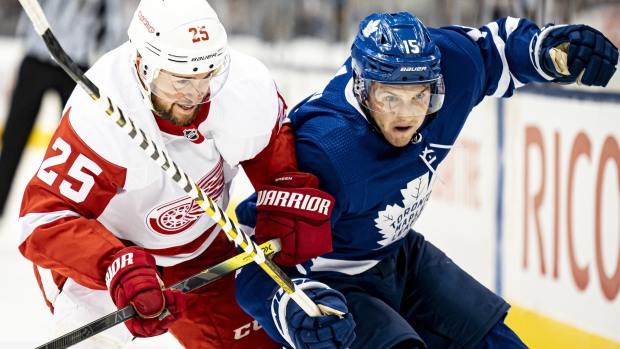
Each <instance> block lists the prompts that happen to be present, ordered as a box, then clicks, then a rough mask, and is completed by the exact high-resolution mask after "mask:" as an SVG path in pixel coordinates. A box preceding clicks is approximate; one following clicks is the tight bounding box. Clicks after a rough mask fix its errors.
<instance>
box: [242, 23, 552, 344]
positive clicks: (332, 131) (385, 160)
mask: <svg viewBox="0 0 620 349" xmlns="http://www.w3.org/2000/svg"><path fill="white" fill-rule="evenodd" d="M429 31H430V33H431V36H432V39H433V40H434V41H435V43H436V45H437V46H438V47H439V49H440V51H441V72H442V74H443V78H444V82H445V91H446V92H445V101H444V105H443V107H442V108H441V109H440V110H439V111H438V113H437V114H436V115H435V116H434V118H433V119H432V121H431V122H429V123H427V124H426V125H425V126H424V127H423V129H422V130H420V131H419V134H420V136H421V139H417V140H416V141H417V142H415V143H414V142H412V143H410V144H408V145H407V146H405V147H401V148H398V147H394V146H392V145H391V144H389V143H388V142H387V141H386V140H385V139H384V138H383V137H382V135H381V134H379V133H377V132H375V131H373V128H372V127H371V125H370V124H369V122H368V120H367V119H366V117H365V114H364V113H363V112H362V110H361V109H360V106H359V104H358V102H357V100H356V98H355V96H354V94H353V87H352V84H353V79H352V72H351V59H349V60H347V62H345V64H344V65H343V66H342V68H341V69H340V70H339V71H338V72H337V74H336V75H335V76H334V78H333V79H332V80H331V81H330V82H329V84H328V85H327V86H326V88H325V89H324V90H323V91H322V92H320V93H316V94H314V95H312V96H310V97H308V98H307V99H305V100H304V101H302V102H301V103H299V104H298V105H297V106H295V107H294V108H292V110H291V112H290V115H289V117H290V119H291V121H292V125H293V128H294V132H295V139H296V143H295V145H296V153H297V159H298V163H299V168H300V170H301V171H306V172H310V173H313V174H315V175H316V176H317V177H318V178H319V183H320V186H321V189H322V190H324V191H326V192H328V193H330V194H331V195H332V196H333V197H334V198H335V206H334V208H333V211H332V216H331V223H332V236H333V252H331V253H328V254H325V255H323V256H321V257H318V258H316V259H313V260H312V263H304V266H306V264H308V265H309V267H308V266H306V267H303V268H302V267H301V266H298V267H297V268H286V269H284V270H285V272H286V273H287V274H288V275H289V276H291V277H292V278H312V279H318V280H320V279H321V277H324V276H334V275H338V274H339V273H343V274H348V275H356V274H359V273H362V272H364V271H366V270H368V269H370V268H372V267H373V266H374V265H376V264H377V263H378V262H379V261H380V260H381V259H383V258H385V257H387V256H388V255H390V254H392V253H395V251H397V250H398V248H399V247H400V245H401V243H402V238H403V237H404V236H405V235H406V234H407V233H408V232H409V231H410V229H411V228H412V227H413V224H414V223H415V221H416V220H417V219H418V217H419V216H420V214H421V213H422V211H423V209H424V207H425V205H426V203H427V202H428V200H429V197H430V195H431V191H432V188H433V185H434V183H435V181H436V178H437V176H436V174H435V172H436V170H437V166H438V165H439V164H440V163H441V161H442V160H443V159H444V158H445V157H446V155H447V154H448V152H449V150H450V147H451V146H452V145H453V144H454V142H455V141H456V139H457V136H458V135H459V132H460V131H461V128H462V127H463V124H464V123H465V121H466V119H467V116H468V115H469V113H470V112H471V110H472V109H473V108H474V106H476V105H477V104H479V103H480V102H481V101H482V99H483V98H484V97H485V96H495V97H509V96H511V95H512V94H513V92H514V90H515V89H516V88H518V87H520V86H523V85H524V84H526V83H529V82H534V81H538V82H543V81H548V80H550V78H549V77H548V76H546V75H545V74H544V73H543V72H541V71H540V69H539V68H538V63H537V59H536V57H535V56H534V54H533V53H535V52H537V51H538V49H537V47H536V46H537V42H540V41H537V37H538V36H539V35H540V33H541V31H540V29H539V28H538V27H537V26H536V25H535V24H534V23H532V22H529V21H527V20H524V19H515V18H510V17H509V18H503V19H500V20H497V21H495V22H491V23H490V24H488V25H486V26H484V27H482V28H480V29H474V28H467V27H458V26H452V27H443V28H439V29H433V28H429ZM254 208H255V207H254V206H253V204H252V203H251V202H248V201H246V202H244V203H243V204H242V205H240V207H239V214H238V216H239V218H240V221H241V223H242V224H249V223H248V222H249V221H252V219H244V218H243V217H244V216H247V215H248V213H249V212H250V211H252V209H254ZM310 264H311V265H310ZM276 289H277V285H276V284H275V282H273V281H271V280H270V278H269V276H268V275H267V274H265V273H264V272H262V271H261V270H260V268H258V266H256V265H251V266H246V267H244V268H243V270H242V271H241V272H240V273H239V275H238V276H237V298H238V301H239V304H240V305H241V306H242V308H244V310H246V311H247V312H249V313H250V315H252V316H253V317H254V318H256V319H257V320H258V321H259V323H260V324H261V325H262V326H263V327H264V328H265V329H266V330H267V332H268V333H269V334H270V335H271V336H272V337H273V338H275V339H276V340H279V341H281V342H283V343H284V340H283V338H282V337H281V336H280V334H279V333H278V331H277V329H276V327H275V325H274V320H273V319H272V317H271V310H270V306H271V298H272V297H273V294H274V292H275V291H276Z"/></svg>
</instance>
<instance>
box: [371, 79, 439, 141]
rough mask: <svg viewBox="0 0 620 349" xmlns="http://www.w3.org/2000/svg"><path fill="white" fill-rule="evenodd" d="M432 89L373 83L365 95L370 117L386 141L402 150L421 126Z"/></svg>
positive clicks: (420, 86)
mask: <svg viewBox="0 0 620 349" xmlns="http://www.w3.org/2000/svg"><path fill="white" fill-rule="evenodd" d="M430 96H431V87H430V85H429V84H427V85H386V84H381V83H377V82H373V83H372V86H371V88H370V89H369V94H368V106H369V109H370V113H371V115H372V117H373V119H374V120H375V122H376V123H377V126H378V127H379V130H380V131H381V133H382V134H383V136H384V137H385V139H386V140H387V141H388V142H389V143H390V144H392V145H394V146H396V147H404V146H406V145H407V144H409V142H410V141H411V138H412V137H413V135H414V134H415V132H416V131H417V130H418V128H420V126H421V125H422V123H423V122H424V118H425V117H426V115H427V113H428V105H429V100H430Z"/></svg>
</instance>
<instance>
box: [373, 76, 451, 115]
mask: <svg viewBox="0 0 620 349" xmlns="http://www.w3.org/2000/svg"><path fill="white" fill-rule="evenodd" d="M363 86H364V87H363V88H365V89H366V90H367V91H366V92H367V93H363V94H362V95H365V96H366V98H365V100H362V101H361V103H362V105H363V106H364V107H365V108H367V109H368V110H370V111H372V112H375V113H381V114H383V115H392V116H396V117H411V116H426V115H429V114H432V113H435V112H437V111H438V110H439V109H440V108H441V106H442V105H443V100H444V94H445V89H444V84H443V78H442V77H441V76H440V77H439V79H437V81H434V82H429V83H426V84H415V85H414V84H398V85H388V84H383V83H379V82H376V81H364V83H363Z"/></svg>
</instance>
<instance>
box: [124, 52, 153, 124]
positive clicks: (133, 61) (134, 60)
mask: <svg viewBox="0 0 620 349" xmlns="http://www.w3.org/2000/svg"><path fill="white" fill-rule="evenodd" d="M138 58H140V60H141V66H140V67H139V66H138ZM129 62H130V65H131V68H132V71H133V72H134V77H135V79H136V83H137V84H138V88H139V89H140V93H141V94H142V102H144V105H145V106H146V107H147V108H149V109H151V110H152V111H153V112H156V111H155V107H154V106H153V102H152V101H151V89H150V88H149V84H148V83H147V82H146V81H144V80H143V79H142V76H141V75H140V73H139V69H141V68H142V66H144V65H145V62H144V58H143V57H138V52H137V51H135V52H134V54H133V55H132V56H131V58H130V59H129ZM148 73H149V72H146V71H145V74H144V75H145V76H147V74H148Z"/></svg>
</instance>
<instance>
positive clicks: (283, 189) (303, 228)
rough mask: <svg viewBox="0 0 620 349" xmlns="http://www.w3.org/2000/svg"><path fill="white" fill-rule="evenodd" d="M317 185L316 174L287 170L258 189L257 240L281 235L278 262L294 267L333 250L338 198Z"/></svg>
mask: <svg viewBox="0 0 620 349" xmlns="http://www.w3.org/2000/svg"><path fill="white" fill-rule="evenodd" d="M317 188H318V179H317V178H316V177H315V176H313V175H311V174H309V173H302V172H286V173H282V174H279V175H278V176H277V177H276V178H275V179H274V180H273V181H272V183H271V185H266V186H264V187H262V188H260V190H259V191H258V193H257V194H258V199H257V202H256V207H257V210H258V214H257V220H256V228H255V235H256V241H257V242H258V243H259V244H262V243H263V242H266V241H268V240H270V239H273V238H280V240H281V241H282V251H281V252H280V253H279V254H277V255H276V256H275V258H274V261H275V262H276V263H278V264H281V265H284V266H288V267H291V266H294V265H297V264H299V263H302V262H304V261H307V260H309V259H312V258H315V257H318V256H320V255H322V254H325V253H327V252H331V251H332V235H331V224H330V221H329V217H330V216H331V211H332V207H333V206H334V198H333V197H332V196H331V195H329V194H327V193H325V192H323V191H321V190H319V189H317Z"/></svg>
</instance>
